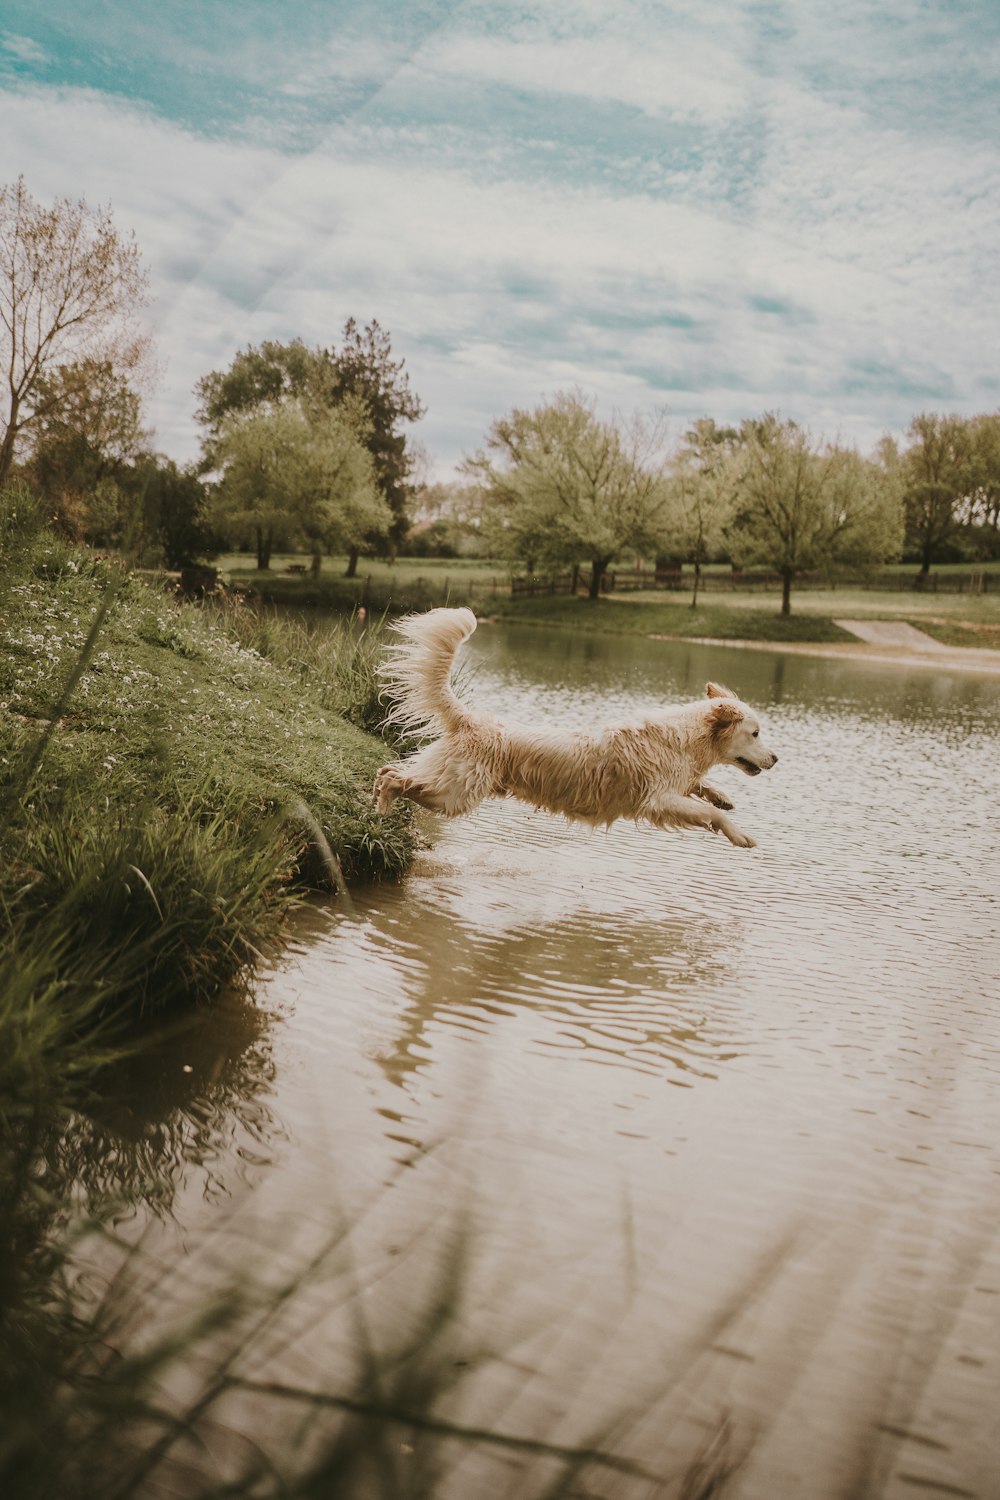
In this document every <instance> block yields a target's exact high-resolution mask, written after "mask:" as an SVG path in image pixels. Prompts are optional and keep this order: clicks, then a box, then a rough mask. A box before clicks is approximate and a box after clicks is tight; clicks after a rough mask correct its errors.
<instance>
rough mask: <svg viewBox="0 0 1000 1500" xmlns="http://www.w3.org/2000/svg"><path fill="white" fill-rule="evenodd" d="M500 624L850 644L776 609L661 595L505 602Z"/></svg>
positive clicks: (813, 620) (808, 619)
mask: <svg viewBox="0 0 1000 1500" xmlns="http://www.w3.org/2000/svg"><path fill="white" fill-rule="evenodd" d="M496 613H497V616H498V617H499V618H500V619H504V620H512V621H523V622H524V623H526V624H534V625H541V624H544V625H555V626H560V627H564V628H566V629H571V630H577V631H580V630H585V631H612V632H618V633H621V634H628V635H631V634H637V635H670V636H681V637H692V636H694V637H697V636H704V637H708V638H711V639H713V640H759V641H848V640H851V639H853V637H852V636H850V635H849V634H848V632H847V631H844V630H841V629H840V628H839V626H837V625H835V624H834V623H833V621H832V620H830V619H824V618H823V617H822V616H818V615H812V614H802V615H795V614H793V615H790V616H788V617H784V616H782V615H780V614H779V613H778V612H777V610H766V609H762V608H761V607H760V599H759V596H757V598H756V599H755V600H754V601H753V604H752V605H749V604H748V605H742V606H740V605H731V604H730V603H729V602H728V600H727V602H726V604H705V605H699V606H698V608H697V609H691V607H690V605H688V604H683V603H676V604H675V603H670V604H668V603H665V602H664V601H663V595H662V594H657V595H634V594H633V595H631V596H629V598H628V599H598V600H590V599H584V598H582V597H577V598H570V597H569V596H567V595H557V596H555V597H541V596H540V597H538V598H536V599H523V600H521V599H518V600H507V601H505V603H504V605H503V606H502V607H501V608H499V609H498V610H497V611H496Z"/></svg>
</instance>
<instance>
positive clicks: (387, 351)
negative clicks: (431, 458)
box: [332, 318, 425, 577]
mask: <svg viewBox="0 0 1000 1500" xmlns="http://www.w3.org/2000/svg"><path fill="white" fill-rule="evenodd" d="M342 338H343V342H342V344H341V346H340V348H339V349H337V350H334V351H333V353H332V358H333V362H334V365H335V367H336V371H337V380H338V385H339V389H340V390H341V391H342V392H344V393H345V394H346V395H347V396H351V397H353V398H354V399H355V400H356V401H360V402H361V404H362V406H363V409H364V412H365V416H366V418H367V422H368V436H367V440H366V446H367V448H368V451H369V453H370V454H371V456H372V463H373V465H374V469H375V482H376V484H377V485H378V487H379V490H380V491H381V493H382V495H383V497H384V499H385V502H386V504H387V505H388V507H389V510H390V512H391V516H392V520H391V522H390V524H389V540H390V542H392V543H393V544H394V545H396V544H398V543H399V542H400V541H401V540H402V538H403V537H404V536H405V535H406V532H407V530H408V529H409V524H410V523H409V516H408V503H409V500H410V495H411V488H410V482H409V481H410V477H411V474H412V472H413V465H414V452H413V448H412V446H411V445H410V444H408V442H407V438H406V434H405V432H404V431H403V424H404V423H409V422H417V421H419V420H420V418H421V417H422V416H423V415H424V411H425V407H424V406H423V404H422V402H421V401H420V399H419V398H418V397H417V396H416V394H415V393H414V392H413V391H412V390H411V389H410V378H409V376H408V375H407V373H406V367H405V361H404V360H401V359H400V360H394V359H393V358H392V345H391V343H390V339H389V335H388V333H387V332H386V331H385V329H384V328H381V327H380V326H379V324H378V322H377V320H376V319H374V318H373V319H372V320H371V322H370V323H366V324H365V326H364V328H359V327H358V325H357V323H356V322H355V321H354V319H353V318H348V320H347V322H346V323H345V324H344V331H343V335H342ZM364 540H367V541H369V542H372V541H374V540H375V537H374V536H372V535H369V537H368V538H363V539H362V541H364ZM359 550H360V544H359V545H358V546H355V547H353V548H352V549H351V552H350V556H349V558H348V564H347V575H348V577H353V576H354V573H355V571H356V570H357V565H358V555H359Z"/></svg>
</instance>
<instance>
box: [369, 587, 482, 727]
mask: <svg viewBox="0 0 1000 1500" xmlns="http://www.w3.org/2000/svg"><path fill="white" fill-rule="evenodd" d="M394 628H395V631H396V633H397V635H398V636H399V637H400V639H399V641H398V642H396V643H394V644H393V645H392V646H391V647H390V648H389V652H388V655H387V656H386V659H385V661H384V662H383V664H382V666H381V667H380V668H379V676H380V677H381V678H382V681H383V683H384V684H385V687H384V693H385V696H386V698H387V699H388V700H389V703H390V707H389V712H388V713H387V715H386V723H387V724H397V725H399V726H400V728H401V729H403V731H404V732H405V733H407V734H413V735H418V734H426V733H428V732H431V733H435V734H442V733H444V732H446V731H447V730H449V729H453V728H455V727H456V725H457V724H458V723H459V722H461V720H462V719H464V718H466V717H467V711H466V710H465V709H464V708H463V707H462V705H461V703H460V702H459V700H458V698H457V697H456V696H455V692H454V690H453V688H452V686H451V669H452V666H453V664H454V661H455V654H456V652H457V651H458V648H459V646H461V644H462V642H463V641H467V640H468V639H469V636H470V635H471V634H472V632H473V631H474V630H475V628H476V617H475V615H474V614H473V613H472V610H471V609H430V610H428V611H427V612H426V614H419V615H407V616H406V617H405V619H402V620H399V621H397V623H396V625H395V627H394Z"/></svg>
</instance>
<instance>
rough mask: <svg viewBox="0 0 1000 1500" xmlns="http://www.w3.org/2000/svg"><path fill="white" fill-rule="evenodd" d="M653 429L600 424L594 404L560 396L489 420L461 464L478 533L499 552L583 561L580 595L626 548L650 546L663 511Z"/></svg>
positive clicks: (592, 589)
mask: <svg viewBox="0 0 1000 1500" xmlns="http://www.w3.org/2000/svg"><path fill="white" fill-rule="evenodd" d="M662 447H663V428H662V424H661V423H659V422H654V423H652V424H647V423H645V422H643V421H642V420H641V419H639V418H636V419H634V420H633V421H632V422H631V423H629V424H623V423H621V422H619V421H612V422H605V421H601V420H600V419H599V418H598V416H597V413H596V409H595V403H594V402H593V401H588V400H586V399H585V398H584V397H583V396H582V395H580V394H579V393H578V392H569V393H565V392H564V393H560V394H559V395H557V396H556V397H555V398H554V399H553V400H552V401H550V402H548V403H547V404H546V405H543V406H538V407H536V408H535V410H534V411H520V410H517V409H515V410H514V411H512V412H511V413H510V415H509V416H507V417H501V418H499V419H498V420H497V421H495V422H494V423H493V425H492V427H491V428H490V430H489V433H488V434H487V437H486V446H485V449H483V450H481V451H480V452H479V453H477V454H476V455H475V456H474V457H473V458H471V459H468V460H466V463H465V465H464V470H465V472H466V473H467V474H468V475H470V476H471V477H472V478H473V479H474V480H475V481H476V484H477V485H478V487H479V491H480V494H481V496H482V515H483V521H484V527H485V529H486V534H487V535H488V536H490V537H491V538H492V540H493V544H494V546H495V547H496V548H497V549H498V550H501V551H503V552H504V553H506V554H507V555H508V556H511V557H517V558H521V559H524V560H528V561H531V562H542V563H547V564H553V565H563V564H569V565H575V564H578V563H580V562H581V561H584V562H586V563H588V564H589V566H590V584H589V590H588V592H589V596H590V598H591V599H596V598H597V597H598V594H599V592H600V586H601V578H602V576H603V574H604V573H605V572H606V570H607V569H608V568H609V567H610V566H611V564H612V563H613V562H614V560H615V558H616V557H618V555H619V554H620V553H621V552H622V551H624V550H625V549H626V548H629V549H631V548H636V549H641V548H644V547H646V546H649V545H653V544H655V541H656V539H657V538H658V537H659V536H660V534H661V533H662V530H663V527H664V525H665V524H666V519H667V515H668V508H669V502H668V494H667V485H666V481H665V478H664V472H663V468H664V465H663V457H662Z"/></svg>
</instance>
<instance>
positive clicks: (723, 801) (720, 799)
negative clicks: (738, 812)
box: [691, 781, 735, 812]
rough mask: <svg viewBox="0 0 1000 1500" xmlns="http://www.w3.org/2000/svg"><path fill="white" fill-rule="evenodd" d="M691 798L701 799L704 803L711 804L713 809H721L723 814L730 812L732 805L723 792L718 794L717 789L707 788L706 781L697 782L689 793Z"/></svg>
mask: <svg viewBox="0 0 1000 1500" xmlns="http://www.w3.org/2000/svg"><path fill="white" fill-rule="evenodd" d="M691 795H692V797H703V798H704V799H705V801H706V802H711V804H712V806H713V807H721V808H722V810H723V812H732V810H733V807H734V806H735V804H734V803H732V802H730V800H729V798H728V797H727V796H726V794H725V792H720V791H719V789H718V788H717V787H714V786H709V784H708V782H707V781H699V783H698V785H697V786H696V787H695V788H694V790H693V791H692V793H691Z"/></svg>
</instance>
